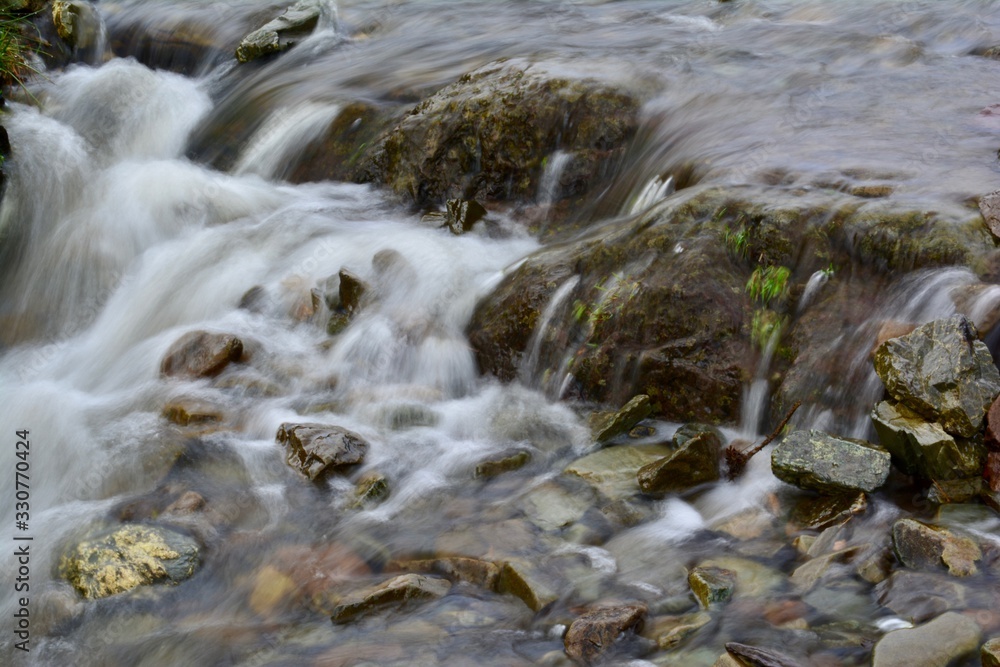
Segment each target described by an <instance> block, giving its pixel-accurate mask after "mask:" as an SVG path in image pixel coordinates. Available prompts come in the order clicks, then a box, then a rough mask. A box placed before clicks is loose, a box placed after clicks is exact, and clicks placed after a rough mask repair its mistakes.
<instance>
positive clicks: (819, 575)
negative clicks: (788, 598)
mask: <svg viewBox="0 0 1000 667" xmlns="http://www.w3.org/2000/svg"><path fill="white" fill-rule="evenodd" d="M862 548H863V547H862V546H861V545H857V546H850V547H847V548H846V549H841V550H840V551H835V552H833V553H828V554H823V555H822V556H817V557H816V558H813V559H812V560H809V561H807V562H805V563H803V564H802V565H800V566H798V567H797V568H795V571H794V572H792V575H791V576H790V577H789V578H788V581H789V582H790V583H791V584H792V585H793V586H795V587H796V588H797V589H798V590H800V591H803V592H805V591H810V590H812V589H813V588H815V587H816V585H817V584H819V583H820V582H822V581H823V580H824V579H827V578H828V577H827V575H828V574H832V576H833V577H838V576H839V577H842V576H843V575H842V574H841V573H840V572H838V571H837V569H836V568H835V567H834V566H836V565H838V564H840V563H844V562H849V561H850V560H851V559H852V558H853V557H854V556H856V555H857V554H858V552H859V551H861V550H862Z"/></svg>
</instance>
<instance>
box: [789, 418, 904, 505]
mask: <svg viewBox="0 0 1000 667" xmlns="http://www.w3.org/2000/svg"><path fill="white" fill-rule="evenodd" d="M889 467H890V456H889V452H887V451H885V450H884V449H881V448H878V447H875V446H874V445H870V444H868V443H862V442H861V441H857V440H845V439H842V438H835V437H833V436H830V435H827V434H826V433H823V432H821V431H794V432H793V433H790V434H789V435H787V436H786V437H785V439H784V440H783V441H782V442H781V444H780V445H778V446H777V447H776V448H775V449H774V451H773V452H772V453H771V471H772V472H773V473H774V476H775V477H777V478H778V479H780V480H782V481H784V482H788V483H789V484H793V485H795V486H798V487H801V488H804V489H814V490H816V491H824V492H834V493H837V492H844V491H868V492H870V491H874V490H875V489H877V488H878V487H879V486H881V485H882V484H883V483H884V482H885V480H886V478H887V477H888V476H889Z"/></svg>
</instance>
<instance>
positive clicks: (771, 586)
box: [698, 556, 788, 599]
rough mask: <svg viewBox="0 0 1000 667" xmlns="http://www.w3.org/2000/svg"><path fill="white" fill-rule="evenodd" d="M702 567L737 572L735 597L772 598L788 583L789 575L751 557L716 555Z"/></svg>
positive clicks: (703, 562)
mask: <svg viewBox="0 0 1000 667" xmlns="http://www.w3.org/2000/svg"><path fill="white" fill-rule="evenodd" d="M698 567H701V568H716V569H721V570H728V571H731V572H735V573H736V587H735V588H734V590H733V598H734V599H743V598H770V597H774V594H775V592H776V591H778V590H780V589H781V588H783V587H784V586H785V585H786V582H787V580H788V577H787V576H786V575H784V574H783V573H781V572H779V571H778V570H775V569H774V568H771V567H768V566H767V565H764V564H762V563H758V562H757V561H755V560H751V559H749V558H738V557H735V556H716V557H715V558H709V559H707V560H703V561H701V562H700V563H699V564H698Z"/></svg>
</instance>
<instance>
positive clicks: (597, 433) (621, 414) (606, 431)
mask: <svg viewBox="0 0 1000 667" xmlns="http://www.w3.org/2000/svg"><path fill="white" fill-rule="evenodd" d="M652 412H653V408H652V407H651V406H650V404H649V396H646V395H645V394H640V395H638V396H633V397H632V399H631V400H630V401H629V402H628V403H626V404H625V405H623V406H622V408H621V409H620V410H619V411H618V412H615V413H614V414H611V415H607V416H602V417H599V418H597V420H596V422H595V423H594V424H593V426H592V427H591V433H593V436H594V442H607V441H608V440H612V439H614V438H617V437H618V436H619V435H622V434H623V433H628V432H629V431H630V430H631V429H632V427H633V426H635V425H636V424H638V423H639V422H641V421H642V420H643V419H645V418H646V417H648V416H649V415H650V414H652Z"/></svg>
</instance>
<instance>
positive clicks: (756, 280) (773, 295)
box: [746, 266, 791, 308]
mask: <svg viewBox="0 0 1000 667" xmlns="http://www.w3.org/2000/svg"><path fill="white" fill-rule="evenodd" d="M790 273H791V272H790V271H789V270H788V267H785V266H758V267H757V268H756V269H754V270H753V273H752V274H750V279H749V280H748V281H747V287H746V289H747V294H749V295H750V298H751V299H753V300H754V301H759V302H760V303H761V305H763V306H764V307H765V308H766V307H767V306H768V304H770V303H771V302H772V301H781V300H784V298H785V296H787V294H788V276H789V274H790Z"/></svg>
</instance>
